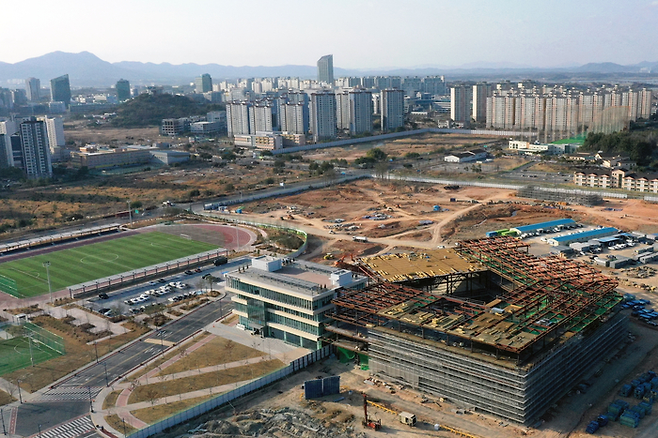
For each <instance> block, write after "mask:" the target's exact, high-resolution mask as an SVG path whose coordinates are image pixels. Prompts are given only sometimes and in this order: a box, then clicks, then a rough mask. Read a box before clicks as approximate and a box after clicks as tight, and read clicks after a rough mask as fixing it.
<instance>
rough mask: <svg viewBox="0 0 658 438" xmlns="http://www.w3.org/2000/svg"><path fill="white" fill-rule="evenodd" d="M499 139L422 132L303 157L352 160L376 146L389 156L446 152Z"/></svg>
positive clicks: (318, 152) (314, 152) (317, 152)
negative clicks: (421, 133) (406, 136)
mask: <svg viewBox="0 0 658 438" xmlns="http://www.w3.org/2000/svg"><path fill="white" fill-rule="evenodd" d="M498 140H500V137H495V136H487V135H482V136H472V135H460V134H423V135H417V136H413V137H408V138H401V139H397V140H392V141H386V142H381V143H379V144H376V145H374V146H373V144H372V143H366V144H358V145H354V146H350V147H339V148H327V149H319V150H317V151H309V152H308V153H307V154H306V155H305V158H307V159H311V160H321V161H328V160H331V159H334V158H337V159H345V160H347V161H353V160H354V159H356V158H358V157H360V156H363V155H364V154H365V153H366V151H367V150H368V149H372V148H373V147H375V146H376V147H378V148H380V149H381V150H383V151H384V152H386V153H387V154H388V155H389V156H392V157H402V156H404V155H405V154H407V153H410V152H415V153H418V154H425V153H431V152H441V153H444V152H448V151H451V150H453V149H459V148H462V147H466V148H474V147H482V145H486V144H491V143H493V142H496V141H498Z"/></svg>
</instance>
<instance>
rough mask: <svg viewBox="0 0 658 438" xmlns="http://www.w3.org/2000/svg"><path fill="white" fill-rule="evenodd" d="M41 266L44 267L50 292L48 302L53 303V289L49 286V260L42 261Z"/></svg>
mask: <svg viewBox="0 0 658 438" xmlns="http://www.w3.org/2000/svg"><path fill="white" fill-rule="evenodd" d="M42 265H43V267H44V268H46V277H47V278H48V292H49V293H50V304H53V289H52V287H51V286H50V261H45V262H43V263H42Z"/></svg>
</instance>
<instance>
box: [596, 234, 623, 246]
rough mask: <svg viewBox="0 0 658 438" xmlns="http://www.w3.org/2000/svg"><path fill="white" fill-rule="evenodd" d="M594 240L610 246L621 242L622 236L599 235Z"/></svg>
mask: <svg viewBox="0 0 658 438" xmlns="http://www.w3.org/2000/svg"><path fill="white" fill-rule="evenodd" d="M596 240H598V241H599V242H601V243H602V244H603V246H612V245H616V244H618V243H621V242H622V238H621V237H620V236H608V237H599V238H598V239H596Z"/></svg>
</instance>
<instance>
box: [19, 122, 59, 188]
mask: <svg viewBox="0 0 658 438" xmlns="http://www.w3.org/2000/svg"><path fill="white" fill-rule="evenodd" d="M18 133H19V136H20V143H21V152H22V159H23V160H22V161H23V163H22V164H23V171H24V172H25V175H26V176H27V177H28V178H30V179H34V178H49V177H51V176H52V174H53V170H52V164H51V161H50V148H49V146H48V133H47V132H46V124H45V123H44V122H43V121H41V120H37V119H36V118H34V117H30V118H29V119H28V120H25V121H23V122H22V123H21V124H20V125H19V130H18Z"/></svg>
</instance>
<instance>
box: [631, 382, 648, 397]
mask: <svg viewBox="0 0 658 438" xmlns="http://www.w3.org/2000/svg"><path fill="white" fill-rule="evenodd" d="M645 392H646V388H645V387H644V385H640V386H638V387H637V388H635V392H634V393H633V396H634V397H635V398H642V397H644V393H645Z"/></svg>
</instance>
